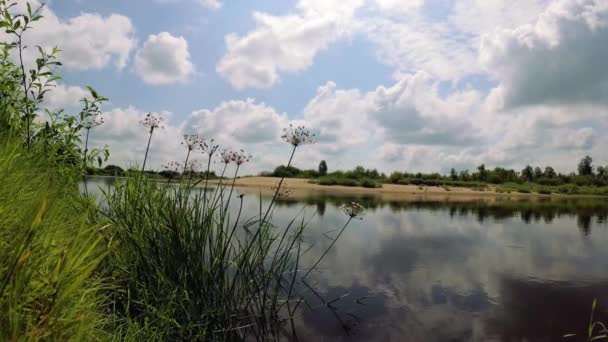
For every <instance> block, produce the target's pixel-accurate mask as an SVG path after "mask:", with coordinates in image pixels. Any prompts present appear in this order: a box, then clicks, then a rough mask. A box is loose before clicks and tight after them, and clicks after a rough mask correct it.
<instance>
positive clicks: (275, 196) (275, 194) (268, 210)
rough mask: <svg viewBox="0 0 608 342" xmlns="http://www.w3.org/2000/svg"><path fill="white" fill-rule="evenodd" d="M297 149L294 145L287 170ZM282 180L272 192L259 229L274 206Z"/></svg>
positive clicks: (282, 179) (282, 178) (283, 178)
mask: <svg viewBox="0 0 608 342" xmlns="http://www.w3.org/2000/svg"><path fill="white" fill-rule="evenodd" d="M297 147H298V146H296V145H294V146H293V150H291V156H290V157H289V162H288V163H287V168H289V166H290V165H291V161H292V160H293V155H294V154H295V153H296V148H297ZM284 180H285V176H283V177H281V180H280V181H279V185H278V186H277V189H276V191H275V192H274V195H273V196H272V200H271V201H270V205H268V209H267V210H266V213H265V214H264V218H263V219H262V221H260V227H261V226H262V225H263V224H264V222H265V221H266V218H267V217H268V214H269V213H270V209H271V208H272V205H273V204H274V201H275V200H276V199H277V196H278V194H279V191H280V190H281V185H283V181H284Z"/></svg>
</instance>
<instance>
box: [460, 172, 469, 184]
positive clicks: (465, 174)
mask: <svg viewBox="0 0 608 342" xmlns="http://www.w3.org/2000/svg"><path fill="white" fill-rule="evenodd" d="M460 180H463V181H470V180H471V175H470V174H469V170H464V171H460Z"/></svg>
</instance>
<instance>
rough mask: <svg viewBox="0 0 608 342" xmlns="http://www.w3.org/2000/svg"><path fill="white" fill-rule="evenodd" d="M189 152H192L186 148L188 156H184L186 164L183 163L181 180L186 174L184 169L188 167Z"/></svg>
mask: <svg viewBox="0 0 608 342" xmlns="http://www.w3.org/2000/svg"><path fill="white" fill-rule="evenodd" d="M190 152H192V150H191V149H190V148H188V154H186V162H185V163H184V171H182V176H181V178H183V177H184V173H186V168H187V167H188V159H190Z"/></svg>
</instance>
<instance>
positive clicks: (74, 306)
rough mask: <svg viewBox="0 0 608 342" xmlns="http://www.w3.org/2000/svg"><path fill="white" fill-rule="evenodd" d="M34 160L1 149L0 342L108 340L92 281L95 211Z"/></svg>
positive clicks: (102, 251) (59, 173)
mask: <svg viewBox="0 0 608 342" xmlns="http://www.w3.org/2000/svg"><path fill="white" fill-rule="evenodd" d="M78 176H79V175H78V174H77V173H74V172H72V170H70V169H62V170H58V169H57V168H56V167H55V166H54V165H53V164H50V163H48V162H46V161H45V158H44V155H42V154H40V153H31V154H25V153H23V151H22V147H21V146H20V145H19V144H16V143H14V142H9V141H6V140H1V141H0V179H2V186H1V191H0V310H1V311H2V315H0V339H1V340H3V341H16V340H32V341H36V340H53V341H67V340H74V341H81V340H89V341H90V340H99V339H106V338H109V334H108V331H107V330H105V328H106V327H107V324H108V322H109V316H107V315H104V313H103V311H104V309H103V308H104V306H105V305H107V304H108V302H107V298H106V297H104V295H103V293H102V292H103V291H102V289H103V288H105V287H107V285H108V283H107V282H108V279H106V278H103V277H101V276H100V275H99V274H98V271H99V267H100V265H101V262H102V260H103V258H104V257H105V256H106V255H107V252H108V251H107V249H106V248H104V245H103V241H102V240H103V239H102V235H101V231H102V230H103V229H104V226H103V225H102V224H100V223H94V222H92V221H91V220H90V217H91V215H94V207H93V206H92V205H91V204H90V203H89V202H88V201H86V200H85V199H83V198H82V197H81V196H80V194H79V192H78V188H77V186H76V184H77V183H76V179H78Z"/></svg>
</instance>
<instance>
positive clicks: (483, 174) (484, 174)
mask: <svg viewBox="0 0 608 342" xmlns="http://www.w3.org/2000/svg"><path fill="white" fill-rule="evenodd" d="M477 172H478V177H479V180H482V181H485V180H486V179H487V178H488V171H486V165H485V164H481V165H479V166H478V167H477Z"/></svg>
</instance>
